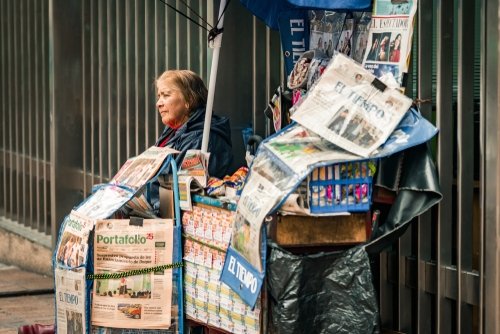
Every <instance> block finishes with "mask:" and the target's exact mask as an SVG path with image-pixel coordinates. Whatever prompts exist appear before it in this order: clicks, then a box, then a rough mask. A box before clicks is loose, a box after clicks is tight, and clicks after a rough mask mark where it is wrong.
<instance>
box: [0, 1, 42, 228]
mask: <svg viewBox="0 0 500 334" xmlns="http://www.w3.org/2000/svg"><path fill="white" fill-rule="evenodd" d="M48 4H49V2H48V1H35V0H20V1H0V50H1V53H0V73H1V74H0V110H1V112H0V117H1V125H0V128H1V134H0V219H4V220H7V221H16V222H18V223H19V224H21V225H25V226H28V227H31V228H33V229H35V230H37V231H40V232H43V233H50V232H51V228H50V224H51V216H50V210H49V208H50V186H51V185H50V184H51V183H50V182H51V180H50V148H49V145H50V119H49V115H50V109H49V73H48V67H49V66H48V65H49V56H48V20H47V19H48Z"/></svg>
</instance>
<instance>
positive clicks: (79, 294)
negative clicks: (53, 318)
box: [54, 267, 87, 334]
mask: <svg viewBox="0 0 500 334" xmlns="http://www.w3.org/2000/svg"><path fill="white" fill-rule="evenodd" d="M54 275H55V286H56V304H57V333H60V334H73V333H81V334H83V333H86V332H87V329H86V326H87V321H86V319H85V314H86V312H85V309H86V304H87V299H86V294H85V268H78V269H75V270H73V271H72V270H66V269H62V268H58V267H56V268H55V271H54Z"/></svg>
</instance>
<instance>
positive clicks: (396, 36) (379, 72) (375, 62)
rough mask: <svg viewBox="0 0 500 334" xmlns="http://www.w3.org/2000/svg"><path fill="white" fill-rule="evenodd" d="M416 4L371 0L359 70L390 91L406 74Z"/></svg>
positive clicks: (403, 0) (404, 0)
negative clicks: (366, 33) (363, 54)
mask: <svg viewBox="0 0 500 334" xmlns="http://www.w3.org/2000/svg"><path fill="white" fill-rule="evenodd" d="M416 11H417V0H399V1H395V0H374V4H373V13H372V19H371V22H370V28H369V32H368V49H367V50H368V51H367V52H366V53H365V56H364V58H363V66H364V67H365V68H366V69H367V70H369V71H370V72H371V73H373V75H375V76H376V77H378V78H380V79H381V80H383V81H384V82H386V83H387V84H388V85H389V86H390V87H393V88H395V87H400V86H402V85H403V84H404V82H403V78H404V75H405V74H406V73H407V72H408V65H409V59H410V53H411V44H412V37H413V25H414V18H415V13H416Z"/></svg>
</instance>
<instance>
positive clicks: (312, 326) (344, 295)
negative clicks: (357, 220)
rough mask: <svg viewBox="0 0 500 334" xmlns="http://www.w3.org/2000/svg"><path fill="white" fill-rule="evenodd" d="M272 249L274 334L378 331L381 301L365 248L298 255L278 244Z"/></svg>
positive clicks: (270, 281)
mask: <svg viewBox="0 0 500 334" xmlns="http://www.w3.org/2000/svg"><path fill="white" fill-rule="evenodd" d="M270 248H271V249H270V254H269V260H268V264H267V282H268V288H269V293H270V296H271V298H270V300H271V318H272V320H271V324H270V327H271V332H273V333H283V334H285V333H286V334H292V333H297V334H303V333H351V334H352V333H373V332H374V331H376V330H377V328H378V319H379V314H378V306H377V299H376V295H375V289H374V287H373V282H372V274H371V271H370V261H369V258H368V254H367V253H366V251H365V250H364V248H363V247H354V248H351V249H349V250H347V251H342V252H334V253H318V254H314V255H294V254H291V253H289V252H287V251H285V250H284V249H282V248H280V247H279V246H277V245H276V244H271V245H270Z"/></svg>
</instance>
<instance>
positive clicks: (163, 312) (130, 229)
mask: <svg viewBox="0 0 500 334" xmlns="http://www.w3.org/2000/svg"><path fill="white" fill-rule="evenodd" d="M172 244H173V221H172V220H171V219H145V220H143V225H142V226H137V225H130V222H129V220H126V219H120V220H118V219H110V220H100V221H98V222H97V223H96V229H95V237H94V268H95V273H96V274H103V273H119V272H128V271H131V270H140V269H148V268H152V267H155V266H160V265H166V264H171V263H172V250H173V247H172V246H173V245H172ZM171 300H172V269H168V270H162V271H156V272H146V273H143V274H138V275H133V276H126V277H121V278H117V279H96V281H95V284H94V291H93V299H92V325H94V326H103V327H115V328H138V329H165V328H169V327H170V325H171V312H172V310H171Z"/></svg>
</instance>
